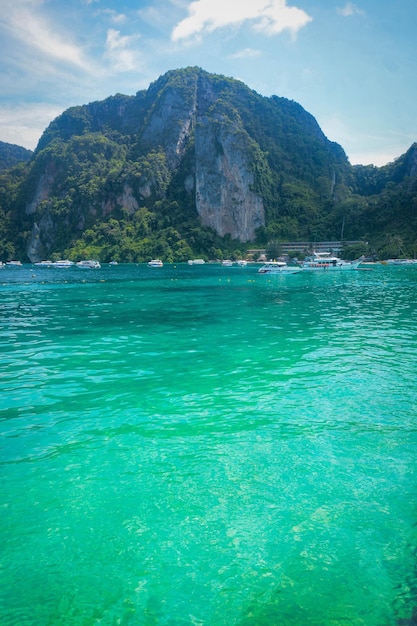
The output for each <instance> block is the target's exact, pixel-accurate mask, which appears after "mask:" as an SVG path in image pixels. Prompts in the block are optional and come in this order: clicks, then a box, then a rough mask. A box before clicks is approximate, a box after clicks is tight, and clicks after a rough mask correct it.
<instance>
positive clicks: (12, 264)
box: [6, 261, 22, 267]
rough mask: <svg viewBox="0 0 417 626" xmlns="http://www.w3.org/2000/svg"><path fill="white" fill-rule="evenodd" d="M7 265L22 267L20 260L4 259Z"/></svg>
mask: <svg viewBox="0 0 417 626" xmlns="http://www.w3.org/2000/svg"><path fill="white" fill-rule="evenodd" d="M6 265H7V267H22V264H21V262H20V261H6Z"/></svg>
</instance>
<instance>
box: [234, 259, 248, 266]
mask: <svg viewBox="0 0 417 626" xmlns="http://www.w3.org/2000/svg"><path fill="white" fill-rule="evenodd" d="M236 263H237V265H239V267H246V266H247V264H248V262H247V261H245V259H239V261H236Z"/></svg>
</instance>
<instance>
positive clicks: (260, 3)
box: [171, 0, 312, 41]
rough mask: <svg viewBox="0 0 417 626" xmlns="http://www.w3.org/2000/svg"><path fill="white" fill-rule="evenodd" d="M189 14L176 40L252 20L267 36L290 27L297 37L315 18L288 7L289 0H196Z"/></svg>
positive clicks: (178, 27)
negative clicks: (301, 29) (247, 0)
mask: <svg viewBox="0 0 417 626" xmlns="http://www.w3.org/2000/svg"><path fill="white" fill-rule="evenodd" d="M188 14H189V15H188V17H186V18H185V19H183V20H182V21H181V22H179V23H178V24H177V25H176V26H175V28H174V30H173V31H172V34H171V38H172V40H173V41H179V40H180V39H189V38H190V37H195V36H198V35H201V34H202V33H204V32H208V33H210V32H213V31H214V30H216V29H218V28H222V27H225V26H234V27H238V26H240V25H241V24H243V23H244V22H251V23H252V26H253V28H254V29H255V30H257V31H259V32H263V33H266V34H267V35H277V34H279V33H281V32H283V31H285V30H289V31H290V32H291V34H292V35H293V36H295V35H296V33H297V32H298V31H299V30H300V28H302V27H303V26H305V25H306V24H308V22H310V21H311V19H312V18H311V17H310V16H309V15H308V14H307V13H306V12H305V11H303V10H301V9H298V8H297V7H290V6H287V4H286V0H251V1H250V2H246V1H245V2H242V0H228V1H227V2H225V0H195V1H194V2H191V4H190V5H189V7H188Z"/></svg>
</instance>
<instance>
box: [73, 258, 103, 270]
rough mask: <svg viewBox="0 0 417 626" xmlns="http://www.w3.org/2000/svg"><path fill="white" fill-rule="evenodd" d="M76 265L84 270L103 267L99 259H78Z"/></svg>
mask: <svg viewBox="0 0 417 626" xmlns="http://www.w3.org/2000/svg"><path fill="white" fill-rule="evenodd" d="M76 266H77V267H79V268H80V269H82V270H98V269H100V267H101V265H100V263H99V261H95V260H93V259H86V260H84V261H78V263H76Z"/></svg>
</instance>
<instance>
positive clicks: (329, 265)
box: [301, 252, 361, 272]
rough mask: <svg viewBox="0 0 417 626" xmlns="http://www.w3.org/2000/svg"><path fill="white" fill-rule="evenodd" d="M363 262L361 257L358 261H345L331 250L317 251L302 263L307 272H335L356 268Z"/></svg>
mask: <svg viewBox="0 0 417 626" xmlns="http://www.w3.org/2000/svg"><path fill="white" fill-rule="evenodd" d="M360 263H361V259H357V260H356V261H343V260H342V259H339V257H337V256H334V255H332V254H331V253H330V252H315V253H314V254H313V255H312V256H309V257H306V259H305V261H303V263H302V264H301V268H302V270H303V271H307V272H320V271H321V272H323V271H327V272H329V271H330V272H333V271H337V272H340V271H346V270H356V269H357V268H358V267H359V265H360Z"/></svg>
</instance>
